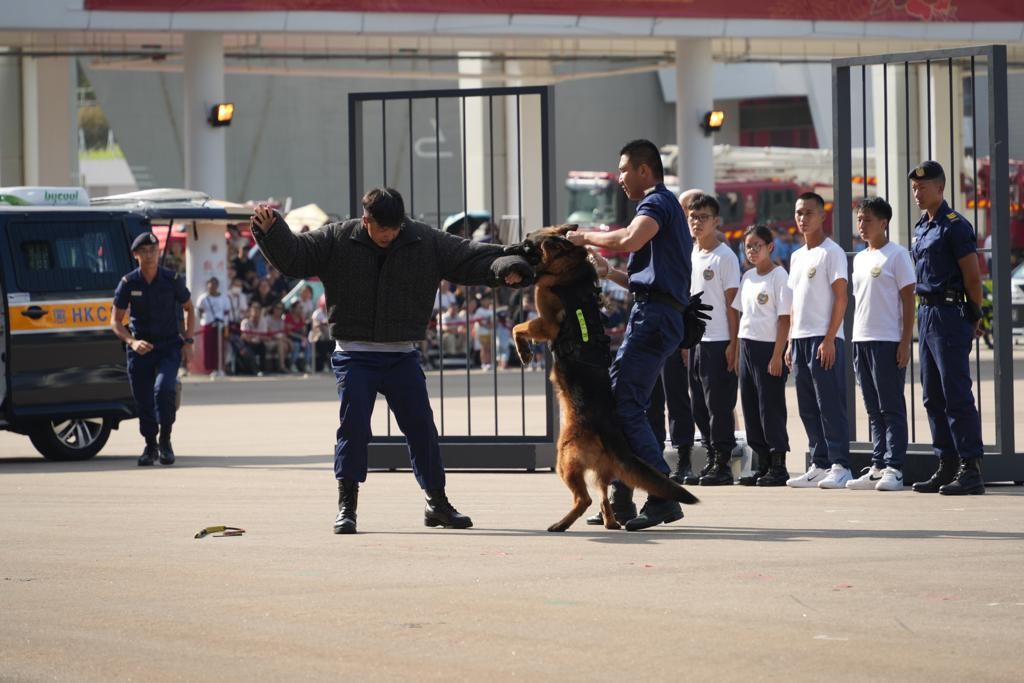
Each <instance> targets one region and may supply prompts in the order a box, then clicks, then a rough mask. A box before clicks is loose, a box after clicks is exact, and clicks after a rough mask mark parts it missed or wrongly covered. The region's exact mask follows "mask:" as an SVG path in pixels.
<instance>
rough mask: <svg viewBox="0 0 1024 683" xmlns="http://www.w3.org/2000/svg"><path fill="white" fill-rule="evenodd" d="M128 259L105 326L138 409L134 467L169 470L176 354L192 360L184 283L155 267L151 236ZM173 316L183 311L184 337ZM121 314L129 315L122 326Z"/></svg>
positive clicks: (191, 315) (156, 247)
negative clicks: (138, 451) (119, 349)
mask: <svg viewBox="0 0 1024 683" xmlns="http://www.w3.org/2000/svg"><path fill="white" fill-rule="evenodd" d="M132 256H134V257H135V260H136V261H137V262H138V264H139V267H138V268H136V269H135V270H133V271H132V272H130V273H128V274H127V275H125V276H124V277H123V278H121V282H120V283H118V285H117V289H116V290H114V310H113V313H112V314H111V316H110V326H111V327H112V328H113V330H114V334H116V335H117V338H118V339H120V340H121V341H122V342H124V343H125V345H126V346H127V347H128V379H129V381H130V382H131V387H132V396H134V398H135V403H136V404H137V405H138V410H139V431H140V432H142V436H143V437H144V438H145V439H146V448H145V450H144V451H143V452H142V455H141V456H140V457H139V465H140V466H143V465H152V464H153V463H154V462H155V461H156V460H159V461H160V464H161V465H171V464H173V463H174V449H173V448H172V447H171V426H172V425H173V424H174V414H175V410H176V406H175V399H176V395H177V388H178V368H179V367H181V358H182V355H184V356H185V359H186V361H191V360H192V348H193V347H192V343H193V340H192V330H193V329H194V327H195V312H194V309H193V308H192V297H191V294H189V291H188V288H187V287H186V286H185V280H184V278H183V277H182V276H181V275H179V274H178V273H175V272H174V271H173V270H170V269H168V268H161V267H160V265H159V263H160V244H159V242H158V241H157V238H156V235H154V234H153V233H151V232H147V233H143V234H141V235H139V236H138V237H137V238H135V241H134V242H132ZM179 311H184V316H183V317H184V332H182V327H181V325H182V314H181V313H180V312H179ZM125 313H127V314H128V315H129V316H130V322H129V325H128V327H125V325H124V322H123V321H124V318H125ZM158 436H159V441H158Z"/></svg>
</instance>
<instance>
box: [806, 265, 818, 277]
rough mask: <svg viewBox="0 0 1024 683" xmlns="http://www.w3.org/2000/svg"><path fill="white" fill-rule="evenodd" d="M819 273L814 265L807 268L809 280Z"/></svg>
mask: <svg viewBox="0 0 1024 683" xmlns="http://www.w3.org/2000/svg"><path fill="white" fill-rule="evenodd" d="M817 274H818V269H817V268H815V267H814V266H811V267H810V268H808V269H807V279H808V280H810V279H811V278H812V277H814V276H815V275H817Z"/></svg>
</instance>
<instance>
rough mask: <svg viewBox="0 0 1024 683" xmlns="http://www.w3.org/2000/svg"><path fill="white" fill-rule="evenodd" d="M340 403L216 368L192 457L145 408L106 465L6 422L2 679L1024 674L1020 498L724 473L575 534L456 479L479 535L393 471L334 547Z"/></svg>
mask: <svg viewBox="0 0 1024 683" xmlns="http://www.w3.org/2000/svg"><path fill="white" fill-rule="evenodd" d="M516 381H518V380H516ZM1018 395H1020V394H1018ZM480 400H481V401H483V400H484V399H480ZM453 405H455V404H453ZM474 405H475V404H474ZM451 410H452V411H453V412H452V413H451V416H452V418H451V419H452V420H453V421H455V420H457V419H460V418H456V417H455V415H457V413H458V409H457V408H454V407H453V408H451ZM479 410H480V411H481V412H482V411H483V410H484V408H482V407H481V408H479ZM336 412H337V409H336V398H335V396H334V395H333V387H332V384H331V382H330V380H329V379H327V378H310V379H308V380H301V379H294V380H272V379H263V380H249V381H225V382H204V381H201V380H197V379H190V380H189V382H188V386H187V387H186V404H185V406H184V408H183V409H182V411H181V413H180V416H179V422H178V426H177V428H176V431H175V445H176V450H177V451H178V454H179V462H178V464H176V465H174V466H173V467H169V468H168V467H160V466H154V467H152V468H138V467H136V466H135V458H136V457H137V455H138V452H139V450H140V445H141V443H140V439H139V437H138V434H137V431H136V428H135V424H134V423H127V424H125V425H124V426H123V428H122V429H121V430H119V431H117V432H115V433H114V435H113V436H112V438H111V441H110V443H109V444H108V446H107V448H106V449H105V450H104V452H103V453H102V454H101V455H100V456H98V457H97V458H96V459H94V460H92V461H89V462H84V463H67V464H59V463H50V462H47V461H44V460H43V459H42V458H40V457H38V456H37V455H35V454H34V451H32V449H31V446H30V445H29V443H28V440H27V439H24V438H23V437H18V436H16V435H11V434H5V433H4V434H0V614H2V615H3V618H2V619H0V643H2V644H0V679H2V680H13V681H41V680H57V681H131V680H140V681H181V680H189V681H225V680H226V681H234V680H249V681H251V680H259V681H264V680H267V681H279V680H323V681H366V680H399V679H404V680H409V679H412V680H467V681H475V680H481V679H490V680H496V681H505V680H514V679H528V680H559V681H567V680H571V681H576V680H587V681H589V680H602V681H603V680H607V681H613V680H614V681H620V680H623V679H627V680H628V679H634V680H646V679H655V680H662V679H673V678H681V677H686V678H693V679H697V680H710V681H752V680H757V681H760V680H766V681H771V680H786V681H793V680H808V681H815V680H823V679H831V680H836V681H864V680H885V681H897V680H898V681H961V680H975V681H1018V680H1020V677H1021V673H1020V672H1021V668H1022V664H1024V655H1022V654H1021V650H1020V644H1021V636H1020V634H1021V633H1022V632H1024V589H1022V588H1021V579H1020V577H1021V571H1020V567H1021V566H1022V565H1024V516H1022V515H1021V514H1020V510H1021V504H1022V503H1024V494H1022V492H1021V489H1019V488H1016V487H991V488H990V490H989V493H988V494H987V495H985V496H975V497H968V498H948V497H941V496H926V495H920V494H914V493H911V492H909V491H908V492H904V493H879V492H874V491H866V492H859V491H858V492H854V491H819V490H816V489H814V490H791V489H782V490H779V489H769V490H759V489H750V488H745V487H738V486H737V487H724V488H697V489H696V493H697V494H698V495H699V496H700V497H701V499H702V503H701V504H700V505H697V506H693V507H689V508H687V509H686V513H687V516H686V518H685V519H684V520H682V521H680V522H677V523H675V524H672V525H669V526H662V527H658V528H656V529H654V530H651V531H648V532H641V533H626V532H623V531H615V532H613V531H606V530H604V529H600V528H598V529H595V528H593V527H587V526H585V525H584V524H583V523H582V521H580V522H577V524H576V525H575V526H574V527H573V528H572V529H571V530H570V531H569V532H568V533H566V534H548V533H546V532H545V531H543V530H544V529H545V528H546V527H547V526H548V525H549V524H550V523H552V522H553V521H555V520H557V519H558V518H559V517H560V516H561V515H562V514H564V512H565V511H566V510H567V509H568V506H569V502H570V501H569V495H568V491H567V490H566V489H565V487H564V486H563V485H562V484H561V482H560V481H559V480H558V479H557V477H556V476H555V475H553V474H551V473H540V472H538V473H533V474H526V473H479V472H474V473H466V472H455V473H451V474H450V475H449V485H448V491H449V494H450V496H451V498H452V500H453V502H454V503H455V505H456V506H457V507H458V508H459V509H460V510H461V511H463V512H465V513H467V514H470V515H471V516H472V517H473V520H474V522H475V528H473V529H471V530H467V531H453V530H439V529H427V528H425V527H424V526H423V524H422V497H421V494H420V492H419V490H418V488H417V486H416V483H415V481H414V480H413V478H412V476H411V474H410V473H409V472H408V471H400V472H393V473H389V472H374V473H371V475H370V478H369V480H368V482H367V483H366V484H365V485H364V487H363V489H362V491H361V497H360V507H359V529H360V533H358V534H357V535H355V536H334V535H333V534H332V533H331V522H332V520H333V516H334V510H335V501H336V489H335V486H334V481H333V477H332V472H331V455H330V452H331V451H330V448H331V443H332V442H333V433H334V429H335V426H336V425H335V420H336ZM798 424H799V423H798V419H797V418H796V416H795V409H794V410H791V433H793V435H794V436H797V435H798V434H799V433H800V430H799V426H798ZM794 441H796V439H794ZM794 447H796V443H794ZM796 460H797V459H791V462H790V469H791V470H794V471H795V470H796V469H798V466H797V462H796ZM801 462H802V460H801ZM211 524H229V525H234V526H240V527H243V528H245V529H246V530H247V533H246V534H245V535H244V536H242V537H237V538H204V539H201V540H195V539H193V538H192V536H193V534H194V533H195V532H196V531H197V530H199V529H200V528H202V527H204V526H207V525H211Z"/></svg>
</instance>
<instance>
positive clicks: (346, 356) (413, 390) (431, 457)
mask: <svg viewBox="0 0 1024 683" xmlns="http://www.w3.org/2000/svg"><path fill="white" fill-rule="evenodd" d="M331 367H332V368H333V369H334V379H335V381H336V383H337V388H338V398H339V399H340V401H341V407H340V409H339V411H338V418H339V425H338V432H337V442H336V443H335V446H334V477H335V478H336V479H346V480H349V481H359V482H362V481H366V469H367V457H368V456H367V446H368V444H369V443H370V437H371V436H372V434H371V432H370V417H371V416H372V415H373V406H374V402H375V401H376V400H377V394H378V393H380V394H382V395H383V396H384V399H385V400H386V401H387V402H388V406H390V408H391V411H392V412H393V413H394V414H395V421H396V422H397V423H398V428H399V429H401V430H402V433H403V434H405V440H406V442H407V444H408V446H409V459H410V460H411V461H412V472H413V474H414V475H415V477H416V481H417V482H419V485H420V488H422V489H424V490H426V489H439V488H444V484H445V476H444V464H443V463H442V462H441V447H440V445H439V443H438V438H437V427H436V426H435V425H434V411H433V410H431V408H430V397H429V395H428V394H427V382H426V377H425V376H424V374H423V369H422V368H421V367H420V356H419V351H410V352H408V353H376V352H352V353H346V352H343V351H335V352H334V354H333V355H332V356H331Z"/></svg>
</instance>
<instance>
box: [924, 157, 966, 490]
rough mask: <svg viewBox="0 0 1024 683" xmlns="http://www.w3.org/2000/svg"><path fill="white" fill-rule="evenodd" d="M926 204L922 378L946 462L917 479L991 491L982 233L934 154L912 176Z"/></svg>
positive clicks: (935, 441) (940, 486) (936, 443)
mask: <svg viewBox="0 0 1024 683" xmlns="http://www.w3.org/2000/svg"><path fill="white" fill-rule="evenodd" d="M908 177H909V178H910V184H911V188H912V190H913V192H914V200H915V201H916V202H917V205H918V207H920V208H921V209H923V210H924V213H923V214H921V218H920V220H918V221H917V225H916V226H915V227H914V245H913V248H912V249H911V254H912V255H913V257H914V262H915V267H916V270H917V295H918V299H919V301H920V304H919V307H918V313H917V319H918V336H919V338H920V356H921V386H922V395H923V400H924V407H925V410H926V411H927V412H928V423H929V425H930V427H931V430H932V446H933V448H934V450H935V454H936V455H938V456H939V467H938V469H937V470H936V471H935V473H934V474H933V475H932V476H931V478H930V479H928V480H927V481H923V482H917V483H916V484H914V490H915V491H918V492H920V493H935V492H936V491H938V492H939V493H943V494H946V495H964V494H970V493H985V482H984V480H983V479H982V476H981V457H982V450H983V447H982V441H981V422H980V420H979V418H978V411H977V410H976V409H975V404H974V395H973V394H972V392H971V374H970V364H969V361H970V353H971V342H972V341H973V340H974V337H975V335H977V333H978V322H979V321H980V320H981V301H982V299H981V297H982V294H981V274H980V272H979V268H978V256H977V253H976V251H977V236H976V235H975V233H974V228H973V227H971V224H970V223H968V222H967V219H966V218H964V217H963V216H961V215H960V214H959V213H957V212H956V211H953V210H952V209H950V208H949V204H947V203H946V201H945V200H944V199H943V197H942V193H943V190H944V189H945V186H946V174H945V173H944V172H943V170H942V166H940V165H939V164H938V163H936V162H934V161H925V162H922V163H921V165H920V166H918V167H917V168H915V169H913V170H912V171H911V172H910V174H909V176H908Z"/></svg>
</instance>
